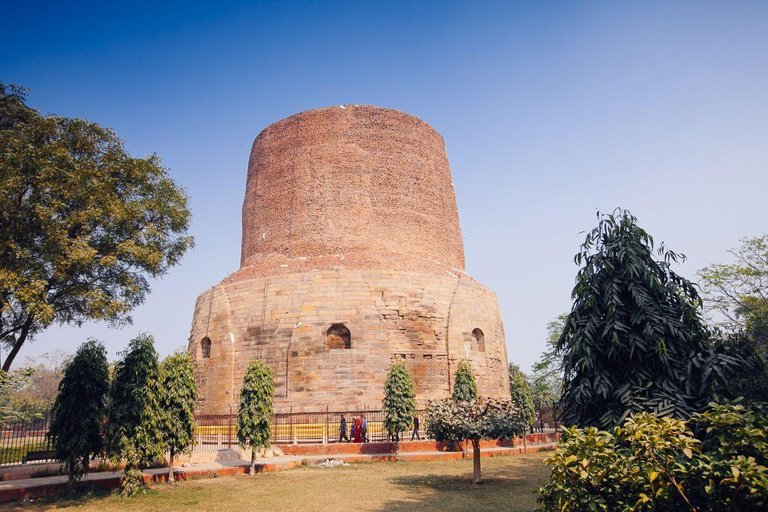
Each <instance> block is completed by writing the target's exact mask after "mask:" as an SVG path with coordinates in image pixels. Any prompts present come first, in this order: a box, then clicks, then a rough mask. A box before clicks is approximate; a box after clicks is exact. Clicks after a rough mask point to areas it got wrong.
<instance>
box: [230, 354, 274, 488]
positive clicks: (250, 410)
mask: <svg viewBox="0 0 768 512" xmlns="http://www.w3.org/2000/svg"><path fill="white" fill-rule="evenodd" d="M274 402H275V380H274V378H273V377H272V370H271V369H270V368H269V366H267V365H266V363H264V361H261V360H259V359H254V360H252V361H251V362H250V363H248V368H246V370H245V376H244V377H243V387H242V388H241V389H240V409H239V410H238V412H237V439H238V441H239V442H240V446H242V447H243V448H245V447H246V446H250V447H251V468H250V474H251V475H253V474H254V473H255V472H256V452H257V451H258V450H263V449H266V448H269V447H270V445H271V444H272V416H273V414H274Z"/></svg>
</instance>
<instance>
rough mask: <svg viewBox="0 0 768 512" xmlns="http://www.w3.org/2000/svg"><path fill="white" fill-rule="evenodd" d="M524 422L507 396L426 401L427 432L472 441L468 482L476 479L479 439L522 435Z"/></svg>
mask: <svg viewBox="0 0 768 512" xmlns="http://www.w3.org/2000/svg"><path fill="white" fill-rule="evenodd" d="M526 428H527V423H526V422H525V420H524V419H523V415H522V414H520V410H519V409H518V408H517V407H515V404H513V403H512V401H511V400H506V399H501V398H487V397H479V398H474V397H473V398H470V399H469V400H454V399H453V398H446V399H443V400H437V401H430V402H429V406H428V407H427V435H428V436H431V437H432V438H433V439H435V440H436V441H440V442H442V441H462V440H465V439H466V440H470V441H472V457H473V472H472V483H475V484H477V483H480V481H481V472H480V440H481V439H505V438H511V437H513V436H516V435H518V436H524V435H525V431H526Z"/></svg>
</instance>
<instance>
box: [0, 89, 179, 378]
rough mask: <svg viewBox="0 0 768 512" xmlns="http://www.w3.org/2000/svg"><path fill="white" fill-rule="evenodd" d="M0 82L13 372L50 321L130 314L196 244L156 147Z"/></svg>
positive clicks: (2, 331)
mask: <svg viewBox="0 0 768 512" xmlns="http://www.w3.org/2000/svg"><path fill="white" fill-rule="evenodd" d="M25 102H26V90H24V89H21V88H18V87H14V86H6V85H4V84H2V83H0V343H2V344H4V345H5V346H6V347H7V348H8V349H9V352H8V356H7V357H6V360H5V362H4V363H3V369H5V370H8V369H9V368H10V365H11V363H12V362H13V360H14V358H15V357H16V354H18V352H19V350H20V349H21V347H22V345H23V344H24V342H25V341H26V340H27V339H32V338H33V337H34V335H35V334H36V333H37V332H39V331H40V330H42V329H45V328H46V327H48V326H49V325H51V324H52V323H54V322H58V323H62V324H66V323H73V324H75V325H80V324H81V323H82V322H84V321H86V320H105V321H108V322H111V323H113V324H116V325H122V324H124V323H126V322H130V312H131V310H132V309H133V308H134V307H136V306H137V305H138V304H141V303H142V302H143V301H144V298H145V296H146V294H147V292H148V290H149V283H148V278H150V277H158V276H161V275H163V274H164V273H166V272H167V270H168V269H169V268H170V267H171V266H173V265H175V264H177V263H178V262H179V261H180V260H181V257H182V256H183V254H184V253H185V251H186V250H187V249H188V248H189V247H191V246H192V245H193V240H192V238H191V237H189V236H186V235H185V233H186V231H187V228H188V227H189V222H190V212H189V209H188V206H187V202H188V199H187V196H186V194H185V192H184V190H183V189H181V188H180V187H178V186H177V185H176V184H175V183H174V182H173V180H172V179H171V178H170V177H169V175H168V171H167V169H165V168H164V167H163V166H162V165H161V162H160V159H159V158H158V157H157V156H156V155H150V156H149V157H147V158H143V159H142V158H133V157H131V156H130V155H128V153H127V152H126V151H125V147H124V144H123V141H121V140H120V139H119V138H118V137H117V136H116V135H115V133H114V132H113V131H112V130H110V129H106V128H102V127H100V126H99V125H97V124H95V123H91V122H88V121H85V120H82V119H68V118H64V117H57V116H53V115H51V116H42V115H40V113H38V112H37V111H36V110H33V109H31V108H29V107H27V106H26V103H25Z"/></svg>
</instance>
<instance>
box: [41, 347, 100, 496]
mask: <svg viewBox="0 0 768 512" xmlns="http://www.w3.org/2000/svg"><path fill="white" fill-rule="evenodd" d="M108 393H109V365H108V364H107V351H106V350H105V349H104V345H102V344H101V343H100V342H98V341H96V340H94V339H90V340H88V341H86V342H85V343H83V344H82V345H80V348H78V349H77V353H76V354H75V357H74V358H73V359H72V361H70V362H69V363H68V364H67V366H66V367H65V368H64V377H63V378H62V379H61V383H60V384H59V394H58V396H57V397H56V401H55V402H54V405H53V411H52V412H53V419H52V420H51V428H50V431H49V435H50V436H51V438H52V439H53V441H54V445H55V446H56V458H57V459H58V460H60V461H61V462H62V463H64V465H65V467H66V468H67V471H68V472H69V479H70V481H73V480H75V479H79V478H81V477H83V476H85V475H86V474H87V473H88V465H89V463H90V460H91V459H92V458H94V457H95V456H96V455H98V454H100V453H101V451H102V444H103V436H102V433H103V432H102V429H103V426H104V421H105V419H106V412H107V396H108Z"/></svg>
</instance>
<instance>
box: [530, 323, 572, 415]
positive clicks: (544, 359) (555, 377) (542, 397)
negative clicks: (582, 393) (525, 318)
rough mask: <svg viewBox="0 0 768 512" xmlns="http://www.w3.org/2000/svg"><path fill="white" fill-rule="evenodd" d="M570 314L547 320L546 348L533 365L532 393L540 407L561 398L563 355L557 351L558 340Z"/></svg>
mask: <svg viewBox="0 0 768 512" xmlns="http://www.w3.org/2000/svg"><path fill="white" fill-rule="evenodd" d="M567 320H568V314H567V313H563V314H561V315H558V316H557V317H555V318H554V319H553V320H550V321H549V322H547V344H546V350H545V351H544V352H542V354H541V356H540V357H539V360H538V361H537V362H536V363H535V364H534V365H533V374H532V375H531V379H530V384H531V394H532V395H533V401H534V403H535V404H537V405H538V407H542V406H543V405H544V404H547V405H551V404H553V403H555V402H556V401H557V400H559V399H560V395H561V394H562V390H563V356H562V354H560V353H558V352H557V341H558V340H559V339H560V336H562V334H563V329H564V328H565V322H566V321H567Z"/></svg>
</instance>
